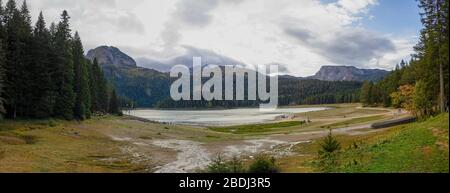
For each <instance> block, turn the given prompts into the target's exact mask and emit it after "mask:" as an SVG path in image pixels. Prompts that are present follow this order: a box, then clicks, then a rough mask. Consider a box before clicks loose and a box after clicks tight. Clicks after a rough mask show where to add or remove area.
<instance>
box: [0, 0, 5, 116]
mask: <svg viewBox="0 0 450 193" xmlns="http://www.w3.org/2000/svg"><path fill="white" fill-rule="evenodd" d="M0 3H1V1H0ZM0 5H1V4H0ZM4 66H5V56H4V52H3V44H2V41H1V39H0V120H1V119H2V118H3V114H4V113H5V112H6V111H5V108H4V107H3V103H4V99H3V88H4V87H5V85H4V81H3V78H4V75H5V74H4V72H5V70H4Z"/></svg>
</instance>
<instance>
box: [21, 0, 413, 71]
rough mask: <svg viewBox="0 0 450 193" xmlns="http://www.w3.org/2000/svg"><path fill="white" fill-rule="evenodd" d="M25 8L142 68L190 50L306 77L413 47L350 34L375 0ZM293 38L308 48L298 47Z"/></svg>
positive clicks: (210, 0)
mask: <svg viewBox="0 0 450 193" xmlns="http://www.w3.org/2000/svg"><path fill="white" fill-rule="evenodd" d="M20 1H21V0H18V3H20ZM28 3H29V6H30V8H31V9H32V14H33V18H34V21H36V18H37V15H38V13H39V11H40V10H43V11H44V15H45V16H46V19H47V23H50V22H52V21H54V22H57V21H58V20H59V14H60V12H61V11H62V10H63V9H67V10H68V11H69V14H70V15H71V17H72V20H71V25H72V28H73V29H74V30H78V31H79V32H80V35H81V37H82V40H83V42H84V46H85V48H86V49H91V48H94V47H97V46H100V45H112V46H116V47H119V48H120V49H122V50H123V51H124V52H126V53H128V54H129V55H131V56H132V57H134V58H144V59H141V60H139V61H147V62H148V61H155V60H156V61H158V60H159V61H163V60H164V61H168V60H170V58H176V57H178V56H184V55H185V54H186V53H189V52H192V50H193V48H196V49H198V50H209V52H210V53H214V54H216V55H217V56H223V57H224V58H227V57H228V58H232V59H234V60H236V61H240V62H243V63H246V64H268V63H272V62H277V63H282V64H284V66H285V67H286V70H289V71H290V72H291V73H292V74H294V75H301V76H307V75H311V74H314V73H315V72H316V71H317V70H318V69H319V68H320V66H321V65H329V64H348V62H353V63H355V64H354V65H357V66H361V67H378V68H385V69H391V68H392V66H394V65H395V63H397V60H400V59H401V58H404V57H406V56H408V55H409V54H410V52H411V49H412V45H413V44H414V40H411V39H409V38H404V37H401V38H396V37H392V36H390V35H388V34H378V33H376V32H371V31H368V30H366V29H360V28H358V27H355V26H356V25H355V24H357V23H358V22H359V21H360V19H361V18H362V17H368V18H369V17H371V16H370V15H368V11H367V10H369V9H370V8H371V7H373V6H376V5H377V3H378V2H377V1H376V0H357V1H356V0H339V1H337V2H335V3H328V4H326V3H323V2H321V1H319V0H279V1H273V0H253V1H252V0H165V1H157V0H77V1H66V0H32V1H28ZM289 30H291V31H289ZM289 32H290V33H289ZM294 32H296V33H294ZM302 33H303V34H302ZM293 35H295V36H293ZM353 35H354V36H353ZM301 36H303V38H309V39H311V41H299V37H301ZM352 37H358V38H357V39H352ZM340 38H347V39H348V40H349V41H347V42H343V40H342V39H340ZM300 40H301V39H300ZM391 43H392V45H390V44H391ZM342 44H347V45H342ZM186 48H190V49H186ZM333 48H338V49H333ZM342 49H343V50H342ZM351 52H354V54H356V55H355V57H354V58H355V60H351V58H352V57H349V56H351V55H345V54H347V53H351ZM145 58H148V60H145Z"/></svg>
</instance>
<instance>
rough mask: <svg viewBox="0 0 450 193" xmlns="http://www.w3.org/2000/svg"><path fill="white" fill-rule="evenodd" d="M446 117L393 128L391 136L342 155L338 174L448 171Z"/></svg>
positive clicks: (337, 169) (348, 150)
mask: <svg viewBox="0 0 450 193" xmlns="http://www.w3.org/2000/svg"><path fill="white" fill-rule="evenodd" d="M448 128H449V125H448V114H443V115H439V116H437V117H434V118H430V119H428V120H427V121H424V122H420V123H412V124H408V125H405V126H399V127H396V128H395V129H397V130H396V131H395V132H393V133H392V135H390V136H388V137H385V138H383V139H380V140H378V141H377V142H375V143H372V144H361V145H360V146H359V147H358V148H351V149H346V150H344V151H343V152H342V153H341V156H340V160H339V163H340V166H339V167H337V168H336V171H337V172H376V173H378V172H381V173H384V172H402V173H403V172H413V173H436V172H437V173H439V172H445V173H448V172H449V149H448V143H449V142H448V134H449V133H448Z"/></svg>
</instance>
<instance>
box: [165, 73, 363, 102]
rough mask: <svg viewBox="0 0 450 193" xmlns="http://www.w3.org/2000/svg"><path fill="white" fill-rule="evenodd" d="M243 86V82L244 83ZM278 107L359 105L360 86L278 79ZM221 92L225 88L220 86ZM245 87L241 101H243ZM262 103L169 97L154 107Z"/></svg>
mask: <svg viewBox="0 0 450 193" xmlns="http://www.w3.org/2000/svg"><path fill="white" fill-rule="evenodd" d="M245 80H246V82H247V79H245ZM278 85H279V87H278V92H279V96H278V105H281V106H286V105H304V104H334V103H355V102H359V94H360V88H361V85H362V83H361V82H352V81H321V80H314V79H301V78H295V77H289V78H285V77H280V78H279V83H278ZM223 88H225V87H224V86H223ZM247 89H248V88H247V86H246V87H245V89H244V90H245V98H246V99H247V93H248V91H247ZM261 103H265V102H264V101H260V100H256V101H252V100H243V101H238V100H232V101H226V100H222V101H217V100H213V101H206V100H201V101H193V100H191V101H187V100H186V101H185V100H181V101H174V100H172V99H171V98H170V97H167V98H166V99H165V100H162V101H160V102H159V103H157V105H156V107H158V108H232V107H257V106H259V105H260V104H261Z"/></svg>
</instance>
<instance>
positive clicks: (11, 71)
mask: <svg viewBox="0 0 450 193" xmlns="http://www.w3.org/2000/svg"><path fill="white" fill-rule="evenodd" d="M29 18H30V17H29V12H28V8H27V6H26V2H24V4H23V5H22V8H21V10H20V11H19V10H18V9H17V6H16V3H15V1H14V0H9V1H8V2H7V3H6V8H5V12H4V17H3V20H4V22H5V28H6V29H5V31H6V40H5V41H4V42H5V46H4V47H5V48H6V82H7V85H8V87H6V96H5V98H6V100H7V101H8V105H7V110H8V109H9V112H10V116H11V117H12V118H16V117H17V115H19V116H27V115H28V107H29V105H31V104H30V101H29V98H30V94H29V93H28V92H27V91H29V89H30V87H29V86H30V85H29V84H28V83H29V82H30V80H29V79H28V77H29V76H28V75H29V73H30V72H29V65H30V62H31V56H30V54H29V53H30V50H29V49H30V47H31V45H30V44H31V36H32V34H31V26H30V23H29V22H30V20H29Z"/></svg>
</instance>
